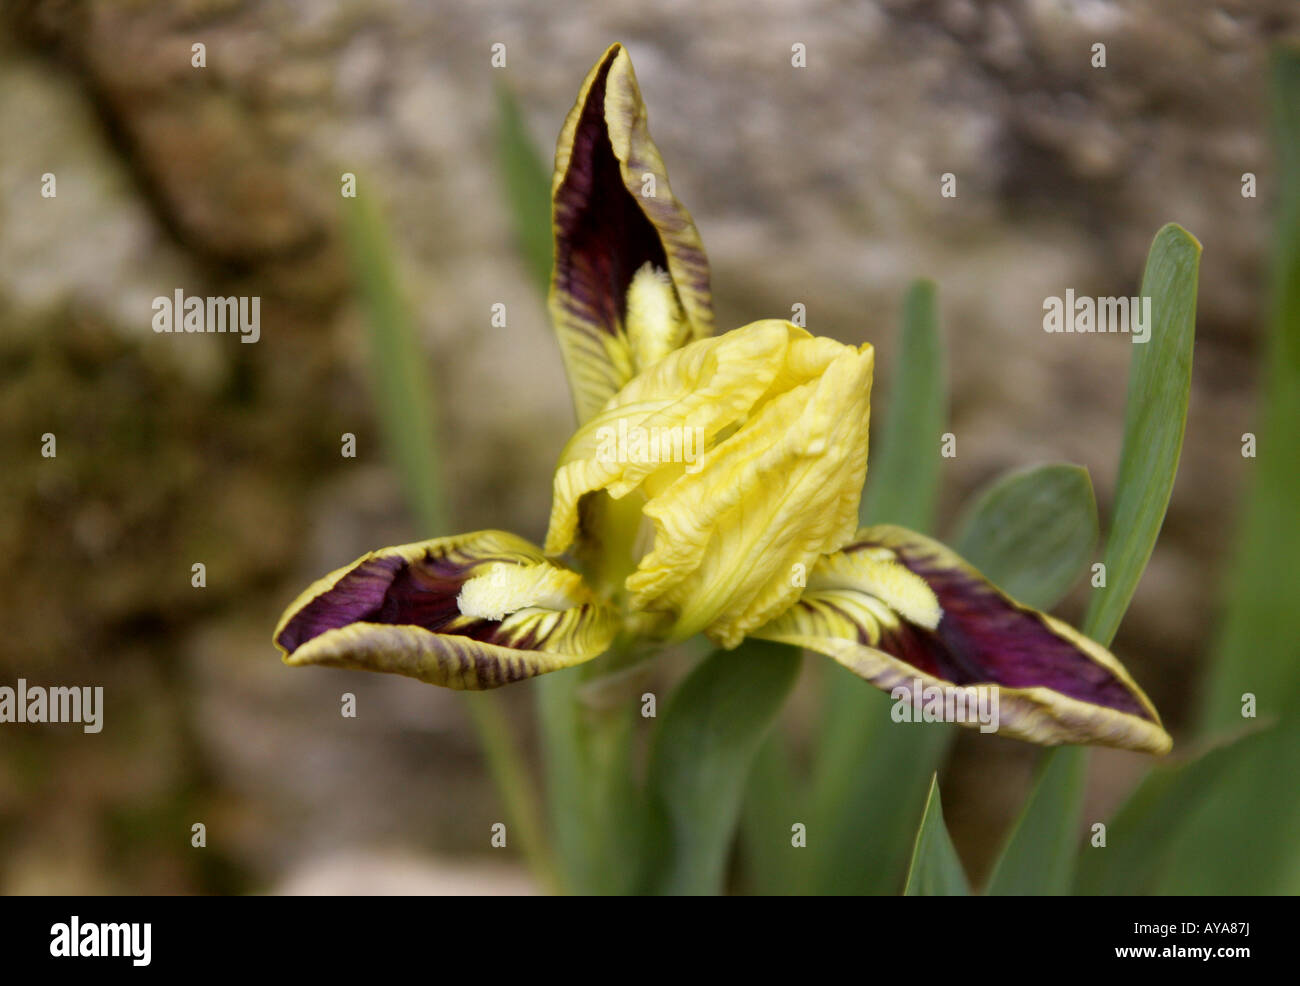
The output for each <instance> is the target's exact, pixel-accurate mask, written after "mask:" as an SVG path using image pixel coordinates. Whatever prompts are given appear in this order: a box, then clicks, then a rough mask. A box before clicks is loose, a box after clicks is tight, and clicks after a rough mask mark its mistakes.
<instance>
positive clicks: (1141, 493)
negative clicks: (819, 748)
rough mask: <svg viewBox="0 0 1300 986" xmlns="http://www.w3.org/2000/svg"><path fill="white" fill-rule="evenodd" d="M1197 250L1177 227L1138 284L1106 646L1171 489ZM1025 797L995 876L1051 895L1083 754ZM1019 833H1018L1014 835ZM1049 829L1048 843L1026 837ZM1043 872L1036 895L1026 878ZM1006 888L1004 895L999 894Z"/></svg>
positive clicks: (1087, 628) (1072, 820)
mask: <svg viewBox="0 0 1300 986" xmlns="http://www.w3.org/2000/svg"><path fill="white" fill-rule="evenodd" d="M1200 256H1201V245H1200V244H1199V243H1197V242H1196V240H1195V239H1194V238H1193V237H1192V236H1191V235H1190V234H1189V233H1187V231H1186V230H1184V229H1183V228H1182V227H1180V226H1176V225H1174V224H1170V225H1168V226H1165V227H1164V228H1163V229H1161V230H1160V232H1159V233H1157V234H1156V238H1155V240H1154V242H1152V244H1151V252H1150V254H1149V255H1148V256H1147V266H1146V273H1145V274H1144V276H1143V278H1142V296H1143V297H1149V298H1151V314H1152V322H1153V324H1152V326H1151V336H1150V340H1149V341H1148V342H1146V343H1134V347H1133V348H1134V351H1133V364H1132V369H1131V370H1130V375H1129V388H1128V402H1127V404H1126V406H1125V410H1124V447H1123V451H1122V452H1121V454H1120V467H1119V479H1118V481H1117V485H1116V490H1115V517H1114V521H1113V523H1112V525H1111V529H1110V535H1109V537H1108V538H1107V541H1106V553H1105V555H1104V558H1105V565H1106V577H1107V586H1108V587H1107V588H1105V589H1098V590H1095V591H1096V592H1098V593H1099V595H1098V596H1095V597H1094V599H1093V605H1091V606H1090V607H1089V609H1088V615H1087V617H1086V618H1085V620H1084V625H1083V631H1084V633H1086V634H1088V635H1089V636H1090V637H1092V638H1093V639H1094V640H1096V641H1097V642H1098V643H1100V644H1102V645H1103V646H1109V644H1110V642H1111V640H1112V639H1113V638H1114V636H1115V631H1116V630H1117V629H1118V628H1119V623H1120V620H1121V619H1122V618H1123V616H1124V611H1125V609H1127V608H1128V604H1129V600H1130V599H1132V597H1133V592H1134V590H1135V589H1136V588H1137V584H1138V581H1139V580H1140V579H1141V577H1142V571H1143V569H1145V568H1146V563H1147V560H1148V559H1149V558H1150V557H1151V551H1152V548H1153V547H1154V545H1155V541H1156V536H1157V535H1158V534H1159V533H1160V525H1161V523H1162V522H1163V520H1164V516H1165V508H1166V507H1167V506H1168V504H1169V495H1170V493H1171V492H1172V490H1173V485H1174V476H1175V474H1176V473H1177V471H1178V457H1179V453H1180V452H1181V451H1182V442H1183V432H1184V429H1185V428H1186V422H1187V400H1188V395H1189V393H1190V390H1191V373H1192V343H1193V340H1194V337H1195V329H1196V287H1197V270H1198V265H1199V262H1200ZM1045 760H1046V763H1045V764H1044V766H1043V768H1042V772H1041V774H1040V775H1039V776H1040V781H1039V784H1038V786H1036V787H1035V789H1034V790H1033V792H1032V793H1031V794H1030V796H1029V800H1028V801H1027V802H1026V804H1025V809H1024V811H1023V813H1022V815H1021V817H1020V820H1019V822H1017V825H1016V830H1015V833H1013V836H1012V838H1011V840H1010V841H1009V842H1008V844H1007V846H1006V848H1005V850H1004V852H1003V854H1002V856H1001V857H1000V858H999V860H998V862H997V864H996V866H995V873H1005V874H1007V877H1006V879H1007V881H1008V883H1007V885H1012V879H1011V878H1012V875H1016V879H1015V881H1014V885H1015V886H1016V887H1018V888H1019V889H1017V890H1016V891H1014V892H1017V893H1051V892H1059V891H1054V890H1052V889H1048V888H1049V887H1053V888H1059V887H1060V885H1061V880H1062V879H1064V880H1065V881H1067V882H1068V880H1069V879H1070V876H1069V874H1070V873H1071V870H1072V865H1073V859H1074V846H1075V842H1074V837H1075V835H1076V834H1077V833H1078V831H1079V822H1080V806H1081V805H1082V803H1083V799H1082V791H1083V787H1084V783H1085V777H1086V773H1087V761H1088V754H1087V751H1086V750H1085V749H1084V748H1082V747H1067V748H1064V749H1060V750H1053V751H1052V752H1051V753H1049V754H1048V755H1047V757H1046V758H1045ZM1020 833H1024V836H1023V837H1019V836H1020ZM1037 833H1048V834H1049V835H1050V833H1057V834H1058V836H1059V837H1057V838H1050V837H1049V838H1040V837H1033V838H1031V837H1030V836H1031V835H1033V834H1037ZM1035 873H1038V874H1042V875H1043V879H1042V881H1041V882H1040V883H1039V885H1038V888H1037V889H1033V886H1032V876H1033V874H1035ZM1008 892H1009V891H1008Z"/></svg>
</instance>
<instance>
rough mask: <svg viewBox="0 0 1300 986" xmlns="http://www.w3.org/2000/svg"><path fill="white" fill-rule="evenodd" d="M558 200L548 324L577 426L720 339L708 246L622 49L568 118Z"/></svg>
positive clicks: (611, 54) (615, 49)
mask: <svg viewBox="0 0 1300 986" xmlns="http://www.w3.org/2000/svg"><path fill="white" fill-rule="evenodd" d="M551 197H552V222H553V226H554V234H555V267H554V271H553V274H552V279H551V291H550V309H551V317H552V319H553V320H554V323H555V329H556V333H557V334H558V336H559V341H560V348H561V351H562V352H563V354H564V363H565V368H566V369H567V371H568V374H569V382H570V385H571V386H572V388H573V393H574V404H575V406H576V408H577V412H578V421H579V422H580V423H581V422H583V421H586V420H587V419H588V418H590V417H591V416H592V415H594V414H595V413H596V412H597V411H599V410H600V409H601V407H602V406H604V404H605V401H607V400H608V399H609V398H610V397H612V396H613V395H614V394H615V393H617V392H618V390H619V388H620V387H622V386H623V384H625V383H627V381H628V380H630V379H631V378H632V376H633V375H635V374H636V373H637V372H639V371H640V370H644V369H646V368H647V366H649V365H652V364H653V363H654V362H655V361H656V360H657V359H660V358H662V357H663V356H664V355H666V354H667V353H668V352H671V351H672V350H673V349H675V348H677V347H678V346H681V345H684V344H686V343H687V342H690V341H693V340H695V339H701V338H704V337H705V336H708V335H711V334H712V332H713V305H712V300H711V295H710V291H709V263H708V259H707V257H706V256H705V253H704V246H703V244H702V243H701V242H700V237H699V234H698V233H697V232H696V230H695V223H694V222H693V221H692V219H691V216H690V213H688V212H687V211H686V208H685V207H684V206H683V205H682V204H681V203H680V202H679V201H677V199H676V197H675V196H674V195H673V193H672V189H671V188H670V187H669V185H668V173H667V171H666V170H665V168H664V163H663V159H662V158H661V157H660V156H659V151H658V149H657V148H656V147H655V145H654V141H652V140H651V139H650V131H649V130H648V129H647V127H646V110H645V105H644V103H642V101H641V91H640V89H638V87H637V82H636V74H635V73H634V72H633V71H632V61H631V59H630V58H629V57H628V54H627V52H626V51H625V50H624V48H623V46H622V45H618V44H616V45H613V46H611V47H610V49H609V50H608V51H606V52H605V54H604V55H603V56H602V57H601V59H600V61H599V62H598V63H597V64H596V66H595V67H594V68H593V69H592V70H591V72H590V73H589V74H588V76H587V78H586V81H585V82H583V84H582V89H581V90H580V92H579V94H578V100H577V103H576V104H575V105H574V107H573V109H572V110H571V111H570V112H569V116H568V118H567V119H566V120H565V123H564V128H563V130H562V131H561V132H560V139H559V143H558V145H557V147H556V152H555V175H554V179H553V182H552V187H551ZM634 281H635V282H636V283H635V288H634Z"/></svg>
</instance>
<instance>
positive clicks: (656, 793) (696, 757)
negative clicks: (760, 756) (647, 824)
mask: <svg viewBox="0 0 1300 986" xmlns="http://www.w3.org/2000/svg"><path fill="white" fill-rule="evenodd" d="M799 662H800V655H799V651H798V650H796V649H794V648H791V647H785V646H783V645H781V644H771V643H767V642H765V641H756V640H747V641H745V642H744V643H743V644H741V646H739V647H737V648H736V649H735V650H732V651H714V652H713V653H712V654H710V655H709V656H707V657H705V658H704V659H703V660H702V661H701V662H700V664H699V665H698V666H697V667H696V668H695V669H694V670H693V671H692V672H691V673H690V674H689V675H687V677H686V679H685V680H684V681H683V682H682V683H681V685H680V686H678V688H677V690H676V691H675V692H674V693H673V695H672V697H671V699H670V701H669V702H668V706H667V708H666V709H665V711H664V714H663V716H662V717H661V718H660V720H659V728H658V730H657V731H656V734H655V738H654V744H653V747H652V750H651V757H650V769H649V773H648V778H647V780H648V790H649V797H650V801H651V804H652V806H653V807H654V810H655V812H656V813H657V815H658V831H657V832H656V833H655V834H654V838H653V842H654V844H655V845H656V848H658V850H659V859H658V860H657V865H656V866H655V867H654V870H655V871H654V872H653V873H652V874H651V875H650V885H651V888H652V889H654V890H655V891H657V892H659V893H666V894H714V893H720V892H721V891H722V889H723V878H724V876H725V873H726V863H727V857H728V853H729V851H730V848H731V840H732V834H733V832H734V830H735V827H736V822H737V818H738V816H739V814H740V804H741V795H742V793H743V791H744V785H745V780H746V778H747V776H748V774H749V771H750V767H751V766H752V764H753V762H754V758H755V756H756V755H757V753H758V750H759V746H760V744H761V743H762V741H763V737H764V736H765V735H766V733H767V731H768V729H769V728H770V727H771V725H772V723H773V721H774V720H775V719H776V716H777V714H778V713H779V712H780V711H781V706H782V705H783V704H784V703H785V699H786V696H787V695H788V694H789V692H790V689H791V688H792V687H793V686H794V682H795V679H796V677H798V674H799Z"/></svg>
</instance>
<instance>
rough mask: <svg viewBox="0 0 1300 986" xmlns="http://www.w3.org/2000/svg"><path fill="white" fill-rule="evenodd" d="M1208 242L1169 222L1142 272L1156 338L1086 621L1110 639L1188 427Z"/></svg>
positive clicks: (1144, 347) (1141, 360)
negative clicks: (1101, 583)
mask: <svg viewBox="0 0 1300 986" xmlns="http://www.w3.org/2000/svg"><path fill="white" fill-rule="evenodd" d="M1200 259H1201V245H1200V244H1199V243H1198V242H1197V241H1196V239H1195V238H1194V237H1193V236H1192V235H1191V234H1190V233H1188V232H1187V231H1186V230H1185V229H1183V228H1182V227H1181V226H1178V225H1176V224H1174V223H1170V224H1169V225H1167V226H1165V227H1164V228H1163V229H1161V230H1160V232H1158V233H1157V234H1156V238H1155V241H1154V242H1153V243H1152V244H1151V252H1150V253H1149V254H1148V255H1147V267H1146V273H1145V274H1144V275H1143V276H1142V297H1143V298H1150V299H1151V321H1152V324H1151V326H1150V331H1151V336H1150V339H1149V341H1148V342H1146V343H1136V342H1135V343H1134V344H1133V364H1132V369H1131V370H1130V371H1129V383H1128V401H1127V403H1126V404H1125V409H1124V447H1123V450H1122V451H1121V453H1120V460H1119V476H1118V478H1117V479H1116V481H1115V506H1114V511H1113V516H1112V519H1111V525H1110V535H1109V537H1108V538H1107V540H1106V554H1105V557H1104V559H1103V560H1104V563H1105V565H1106V586H1105V588H1099V589H1097V590H1096V592H1095V593H1094V594H1093V597H1092V600H1091V602H1090V604H1089V606H1088V615H1087V617H1086V618H1085V620H1084V626H1085V627H1086V630H1087V632H1088V635H1089V636H1091V637H1092V638H1093V639H1095V640H1097V641H1100V642H1102V643H1103V644H1104V643H1108V642H1109V641H1110V640H1112V639H1114V636H1115V631H1116V630H1118V629H1119V623H1120V620H1121V619H1123V618H1124V611H1125V610H1127V609H1128V604H1129V601H1130V600H1131V599H1132V598H1133V593H1134V592H1135V591H1136V590H1137V584H1138V581H1139V580H1140V579H1141V578H1142V572H1143V571H1144V570H1145V569H1146V567H1147V561H1148V560H1149V559H1150V558H1151V552H1152V550H1153V549H1154V548H1155V544H1156V537H1157V536H1158V535H1159V534H1160V525H1161V524H1162V523H1163V522H1164V518H1165V509H1166V508H1167V507H1168V506H1169V495H1170V493H1171V492H1172V491H1173V488H1174V477H1175V476H1176V475H1177V474H1178V457H1179V455H1180V454H1181V452H1182V449H1183V432H1184V431H1185V430H1186V427H1187V400H1188V396H1189V394H1190V392H1191V386H1192V342H1193V339H1194V336H1195V333H1196V287H1197V278H1198V269H1199V266H1200Z"/></svg>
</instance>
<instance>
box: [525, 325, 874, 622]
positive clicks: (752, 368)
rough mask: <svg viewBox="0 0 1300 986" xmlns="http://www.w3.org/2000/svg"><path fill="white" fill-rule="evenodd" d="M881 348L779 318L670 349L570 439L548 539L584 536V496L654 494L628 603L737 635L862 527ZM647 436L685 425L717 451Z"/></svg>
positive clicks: (559, 543)
mask: <svg viewBox="0 0 1300 986" xmlns="http://www.w3.org/2000/svg"><path fill="white" fill-rule="evenodd" d="M872 356H873V354H872V350H871V347H870V346H863V347H862V349H860V350H859V349H855V348H854V347H852V346H845V345H842V344H840V343H837V342H835V341H833V340H830V339H822V338H814V337H813V336H811V335H809V334H808V333H807V332H806V331H804V330H803V329H801V328H799V327H797V326H795V325H792V324H791V323H789V322H783V321H777V320H769V321H763V322H756V323H754V324H752V325H748V326H745V327H744V328H742V329H737V330H735V331H734V332H729V333H727V334H726V335H724V336H721V337H718V338H716V339H707V340H701V341H699V342H696V343H692V344H690V345H688V346H687V347H685V348H684V349H681V350H678V351H677V352H675V353H673V354H671V355H670V356H669V357H667V358H666V359H664V360H663V361H662V362H660V363H659V364H657V365H656V366H654V367H652V368H651V369H650V370H649V371H647V372H646V373H643V374H641V375H639V376H637V377H636V378H635V379H634V380H633V381H632V382H631V383H629V384H628V385H627V386H626V387H625V388H623V390H621V391H620V392H619V393H618V394H617V395H616V396H615V397H614V398H613V399H611V400H610V401H609V403H608V404H607V405H606V407H605V408H604V410H602V411H601V413H600V414H599V415H597V416H596V417H595V418H593V419H592V420H591V421H589V422H588V423H587V424H586V425H585V426H584V427H583V428H582V429H580V430H579V432H578V434H577V435H575V437H574V439H573V441H572V442H571V443H570V445H569V447H568V448H566V450H565V453H564V455H563V457H562V458H561V464H560V467H559V469H558V470H557V472H556V477H555V484H554V493H555V499H554V502H553V505H552V512H551V525H550V530H549V531H548V533H547V540H546V550H547V552H548V553H559V552H562V551H564V550H565V549H566V548H568V547H569V546H570V544H572V543H573V541H574V540H575V538H580V537H581V536H582V533H583V532H582V531H581V528H580V525H581V521H582V519H583V510H582V509H581V504H582V501H583V498H584V497H586V496H589V495H591V494H595V493H597V492H598V491H604V493H606V494H607V495H608V496H610V497H613V498H616V499H621V498H623V497H625V496H629V495H634V494H635V495H638V496H642V497H644V498H645V500H646V502H645V506H644V511H643V513H644V516H645V517H646V518H648V519H649V520H650V522H651V524H652V525H653V528H652V544H651V545H650V547H649V550H648V552H647V553H646V554H644V556H643V557H641V558H640V559H639V562H638V565H637V569H636V571H634V572H633V573H632V574H631V575H630V576H629V577H628V578H627V580H626V589H627V590H628V592H629V593H630V604H631V605H632V607H633V608H638V609H642V610H646V611H652V612H662V613H672V614H674V628H673V631H672V632H673V635H675V636H688V635H690V634H692V633H695V632H698V631H701V630H706V631H707V632H708V634H709V635H710V637H712V638H713V639H714V640H716V641H717V642H718V643H720V644H721V645H722V646H726V647H732V646H735V645H736V644H737V643H739V642H740V639H741V638H742V637H743V636H744V634H745V633H746V632H747V631H748V630H750V629H753V628H755V627H758V626H761V625H762V624H763V623H765V622H767V621H768V620H769V619H771V618H772V617H773V616H775V615H776V614H777V613H779V612H780V611H781V610H782V609H784V608H786V607H788V606H789V605H790V603H791V602H793V600H794V599H795V598H796V597H797V596H798V594H799V591H800V587H801V585H802V581H801V580H800V578H799V572H800V571H801V570H802V571H807V570H808V569H810V568H811V567H812V566H813V565H814V564H815V562H816V561H817V559H818V558H820V557H821V556H822V555H823V554H826V553H828V552H830V551H834V550H835V549H836V548H838V547H839V546H840V545H842V544H844V543H846V542H847V541H848V540H849V539H850V538H851V537H852V535H853V532H854V531H855V530H856V526H857V509H858V496H859V493H860V491H861V488H862V481H863V478H864V475H865V473H866V459H867V430H868V417H869V410H870V397H871V374H872V365H873V358H872ZM638 435H639V436H642V437H643V438H644V439H645V440H646V441H645V443H643V445H642V446H641V447H642V448H645V447H649V448H651V449H654V448H657V449H658V450H659V451H660V452H662V450H663V448H664V436H666V435H680V436H681V438H682V441H681V443H680V444H681V447H682V448H683V449H685V448H687V447H690V446H692V445H693V446H694V448H696V449H703V450H704V451H703V453H702V454H701V455H698V456H695V457H692V458H691V459H690V460H689V461H681V460H679V461H671V460H670V461H664V456H662V455H638V454H634V453H635V451H636V448H637V446H636V445H635V444H634V442H633V441H632V438H631V437H629V436H638ZM691 435H695V436H697V437H696V439H695V440H694V442H691V441H689V440H688V436H691ZM656 436H657V437H658V441H657V443H656V442H655V441H654V439H655V438H656ZM669 447H670V449H671V448H674V447H676V446H673V445H672V444H671V443H669ZM682 459H686V457H685V456H683V457H682Z"/></svg>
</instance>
